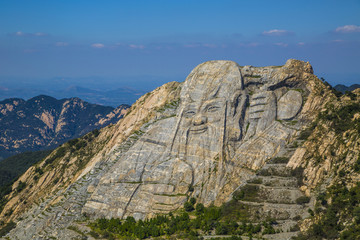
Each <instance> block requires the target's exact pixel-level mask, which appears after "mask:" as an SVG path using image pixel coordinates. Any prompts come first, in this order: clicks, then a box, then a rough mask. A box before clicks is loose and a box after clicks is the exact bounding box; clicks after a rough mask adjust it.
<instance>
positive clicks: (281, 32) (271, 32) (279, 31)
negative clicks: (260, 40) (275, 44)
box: [262, 29, 294, 36]
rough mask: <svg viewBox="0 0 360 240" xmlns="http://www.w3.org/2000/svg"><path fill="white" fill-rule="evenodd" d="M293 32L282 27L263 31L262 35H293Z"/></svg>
mask: <svg viewBox="0 0 360 240" xmlns="http://www.w3.org/2000/svg"><path fill="white" fill-rule="evenodd" d="M293 34H294V33H293V32H290V31H287V30H282V29H271V30H269V31H264V32H263V33H262V35H264V36H287V35H293Z"/></svg>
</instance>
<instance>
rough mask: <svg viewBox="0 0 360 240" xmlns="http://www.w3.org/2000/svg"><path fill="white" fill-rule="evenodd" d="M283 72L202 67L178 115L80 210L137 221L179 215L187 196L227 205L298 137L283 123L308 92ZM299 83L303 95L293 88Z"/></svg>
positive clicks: (132, 152) (154, 131)
mask: <svg viewBox="0 0 360 240" xmlns="http://www.w3.org/2000/svg"><path fill="white" fill-rule="evenodd" d="M290 62H291V60H290ZM290 62H289V63H290ZM304 64H305V63H304ZM285 67H286V65H285ZM285 67H284V68H285ZM281 70H283V69H282V68H280V69H277V68H272V67H266V68H253V67H244V68H241V67H239V66H238V65H237V64H236V63H235V62H231V61H210V62H206V63H203V64H200V65H199V66H197V67H196V68H195V69H194V70H193V71H192V72H191V73H190V75H189V76H188V77H187V79H186V81H185V82H184V83H183V85H182V89H181V93H180V105H179V107H178V109H177V111H176V116H174V117H170V118H167V119H164V120H160V121H158V122H156V123H154V124H152V125H151V126H150V127H149V128H148V130H147V131H146V132H145V133H144V134H143V135H142V136H141V137H140V138H139V140H138V141H137V142H136V143H135V144H134V145H133V146H132V147H131V148H130V149H129V151H128V152H126V153H125V154H124V155H123V156H122V157H121V159H119V160H118V162H117V163H116V164H115V165H114V166H113V167H112V168H111V169H110V170H109V171H108V172H107V173H106V174H105V175H104V176H103V177H102V178H101V179H100V181H99V183H98V184H97V186H92V187H91V189H92V190H91V191H92V195H91V197H90V198H89V199H88V201H87V202H86V204H85V206H84V209H83V211H84V212H85V213H88V214H90V215H91V214H92V215H95V216H96V217H101V216H106V217H121V218H123V217H126V216H129V215H131V216H134V217H135V218H138V219H139V218H145V217H149V216H151V215H154V214H156V213H162V212H168V211H170V210H175V209H176V208H178V207H180V206H181V205H182V204H183V203H184V201H186V197H187V196H189V195H191V196H193V197H195V198H197V199H198V201H199V202H202V203H204V204H205V205H209V204H211V203H221V202H223V201H225V200H226V199H227V198H228V197H229V196H230V195H231V193H232V192H233V191H234V190H235V189H236V188H237V187H238V186H239V185H240V184H241V183H242V182H243V181H244V180H245V179H247V178H249V177H250V176H252V175H253V174H254V171H256V170H257V169H259V168H261V167H262V166H263V165H264V163H265V161H266V160H267V159H269V158H271V157H273V156H275V155H276V154H277V153H278V151H279V149H280V148H281V146H284V145H285V144H286V143H287V142H288V141H289V140H290V138H291V137H292V136H293V135H294V133H295V132H296V128H290V127H288V126H286V124H282V123H281V120H291V119H294V118H296V117H298V113H299V112H300V111H301V107H302V104H303V103H302V92H303V94H304V95H305V94H306V92H308V90H307V89H306V88H304V89H301V87H302V86H301V84H304V83H300V82H298V83H297V82H296V80H295V81H294V79H292V78H293V76H292V75H290V74H284V71H281ZM288 79H292V82H289V83H287V80H288ZM297 85H298V86H299V87H300V89H301V91H300V90H298V91H295V90H292V89H293V88H294V87H296V86H297ZM277 120H278V121H277ZM189 189H194V190H193V191H191V192H190V191H189Z"/></svg>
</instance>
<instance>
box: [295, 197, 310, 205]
mask: <svg viewBox="0 0 360 240" xmlns="http://www.w3.org/2000/svg"><path fill="white" fill-rule="evenodd" d="M309 202H310V198H309V197H307V196H301V197H298V198H297V199H296V203H297V204H306V203H309Z"/></svg>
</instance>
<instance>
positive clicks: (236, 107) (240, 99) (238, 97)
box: [227, 90, 248, 141]
mask: <svg viewBox="0 0 360 240" xmlns="http://www.w3.org/2000/svg"><path fill="white" fill-rule="evenodd" d="M247 102H248V95H247V92H246V91H244V90H238V91H236V92H235V94H234V95H233V97H232V102H231V104H230V108H231V110H230V116H228V118H229V121H228V124H227V134H228V139H229V141H240V140H241V138H242V128H243V124H244V118H245V111H246V104H247Z"/></svg>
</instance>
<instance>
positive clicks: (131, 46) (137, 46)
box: [129, 44, 145, 49]
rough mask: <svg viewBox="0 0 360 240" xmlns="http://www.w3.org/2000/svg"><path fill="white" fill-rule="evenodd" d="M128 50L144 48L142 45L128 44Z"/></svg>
mask: <svg viewBox="0 0 360 240" xmlns="http://www.w3.org/2000/svg"><path fill="white" fill-rule="evenodd" d="M129 48H131V49H144V48H145V46H144V45H136V44H130V45H129Z"/></svg>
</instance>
